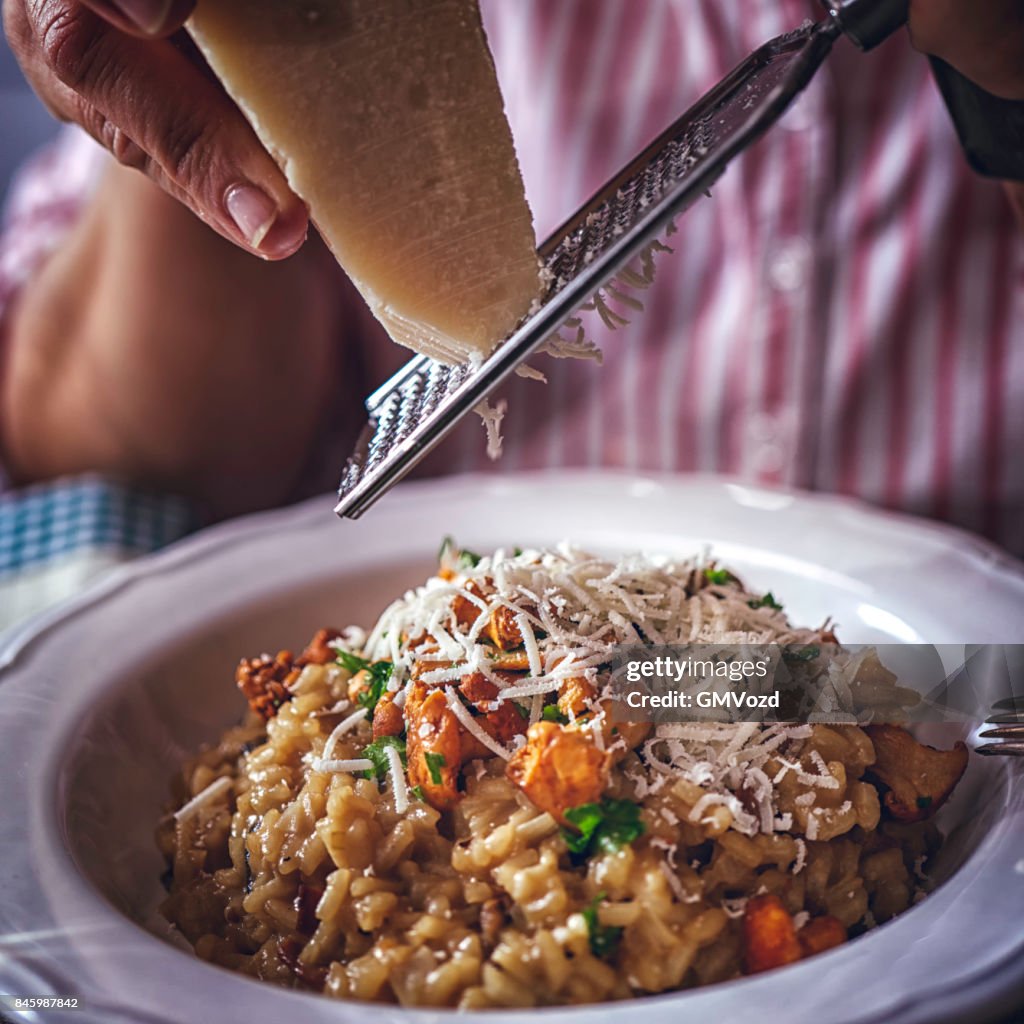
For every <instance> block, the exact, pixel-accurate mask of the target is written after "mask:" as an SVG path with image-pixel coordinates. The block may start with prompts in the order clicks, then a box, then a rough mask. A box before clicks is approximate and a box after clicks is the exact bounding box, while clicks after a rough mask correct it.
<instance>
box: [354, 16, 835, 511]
mask: <svg viewBox="0 0 1024 1024" xmlns="http://www.w3.org/2000/svg"><path fill="white" fill-rule="evenodd" d="M841 31H842V30H841V27H840V25H839V23H838V22H837V20H836V19H835V18H826V19H825V20H824V21H821V22H819V23H817V24H813V23H810V22H808V23H806V24H804V25H803V26H802V27H801V28H799V29H797V30H796V31H795V32H791V33H789V34H787V35H784V36H779V37H778V38H777V39H773V40H772V41H770V42H768V43H766V44H765V45H764V46H762V47H761V48H760V49H758V50H756V51H755V52H754V53H753V54H751V55H750V56H749V57H748V58H747V59H746V60H745V61H744V62H743V63H742V64H740V65H739V66H738V67H737V68H735V69H734V70H733V71H732V72H731V73H730V74H728V75H727V76H726V77H725V78H724V79H722V81H721V82H719V83H718V85H716V86H715V87H714V88H713V89H711V91H710V92H708V93H707V94H706V95H704V96H703V97H702V98H701V99H700V100H699V101H698V102H697V103H696V104H695V105H694V106H693V107H691V108H690V110H688V111H687V112H686V113H685V114H683V116H682V117H680V118H679V119H678V120H677V121H676V122H675V123H674V124H672V125H671V126H670V127H669V128H668V129H667V130H666V131H665V132H663V133H662V134H661V135H660V136H659V137H658V138H657V139H655V140H654V142H652V143H651V144H650V145H649V146H647V147H646V148H645V149H644V150H643V151H642V152H641V153H639V154H638V155H637V156H636V157H635V158H634V159H633V160H632V161H631V162H630V163H629V164H628V165H627V166H626V167H624V168H623V169H622V170H621V171H620V172H619V173H618V174H617V175H616V176H615V177H614V178H613V179H612V180H611V181H610V182H608V184H606V185H605V186H604V187H603V188H602V189H601V190H600V191H599V192H598V193H597V194H596V195H595V196H594V197H593V198H592V199H590V200H589V201H588V202H587V203H586V204H585V205H584V206H583V207H582V208H581V209H580V210H578V211H577V212H576V213H575V214H574V215H573V216H572V217H571V218H570V219H569V220H568V221H566V223H565V224H563V225H562V226H561V227H560V228H559V229H558V230H557V231H555V232H554V234H553V235H552V236H551V237H550V238H549V239H548V240H547V241H546V242H545V243H544V244H543V245H542V246H541V247H540V250H539V252H540V257H541V260H542V263H543V265H544V267H545V270H546V280H547V281H548V282H549V283H548V285H547V287H546V291H545V293H544V295H543V296H542V298H541V301H540V303H539V304H538V306H537V308H536V309H535V310H534V311H533V312H531V314H530V315H529V316H528V318H527V319H526V320H525V321H524V322H523V323H522V324H521V325H520V326H519V327H518V328H517V329H516V331H515V332H514V333H513V334H512V335H511V337H509V338H508V339H507V340H506V341H505V342H503V343H502V344H501V345H499V346H498V348H497V349H496V350H495V351H494V352H493V353H492V354H491V355H490V356H488V357H487V358H486V359H485V360H483V361H482V362H481V363H479V364H477V365H468V366H456V367H452V366H444V365H442V364H440V363H437V362H434V361H433V360H432V359H428V358H427V357H425V356H416V357H415V358H413V359H411V360H410V361H409V362H408V363H406V365H405V366H403V367H402V369H401V370H399V371H398V373H396V374H395V375H394V376H393V377H392V378H391V379H390V380H388V381H387V382H386V383H385V384H384V385H382V386H381V387H380V388H378V389H377V391H375V392H374V393H373V394H372V395H370V397H369V398H368V399H367V400H366V411H367V414H368V417H369V419H368V422H367V424H366V427H365V428H364V430H363V433H362V435H361V437H360V438H359V440H358V442H357V443H356V447H355V450H354V451H353V453H352V455H351V456H350V457H349V460H348V463H347V464H346V466H345V470H344V472H343V475H342V479H341V484H340V486H339V489H338V496H339V501H338V504H337V506H336V507H335V511H336V512H337V513H338V515H340V516H347V517H349V518H357V517H358V516H360V515H361V514H362V513H363V512H365V511H366V509H368V508H369V507H370V506H371V505H372V504H373V502H374V501H376V500H377V498H379V497H380V496H381V495H382V494H383V493H384V492H385V491H387V490H388V489H389V488H390V487H391V486H393V485H394V484H395V483H397V482H398V481H399V480H400V479H401V478H402V477H403V476H404V475H405V474H406V473H408V472H409V470H410V469H412V467H413V466H414V465H415V464H416V463H417V462H418V461H419V460H420V459H421V458H423V456H424V455H426V454H427V452H428V451H430V449H431V448H433V447H434V445H436V444H437V443H438V441H440V440H441V439H442V438H443V437H444V436H445V435H446V434H447V433H448V432H449V431H450V430H451V429H452V427H453V426H454V425H455V424H456V423H457V422H458V420H459V419H461V417H462V416H464V415H465V414H466V413H467V412H469V411H470V410H471V409H472V408H473V407H474V406H475V405H477V404H478V403H479V402H481V401H482V400H483V399H485V398H486V397H487V396H488V395H489V394H490V393H491V392H492V391H493V390H494V388H496V387H497V386H498V385H499V384H500V383H501V382H502V381H503V380H504V379H505V378H506V377H507V376H508V375H509V374H510V373H512V372H514V370H515V369H516V367H517V366H519V365H520V364H521V363H522V362H523V361H524V360H525V359H526V358H527V357H529V355H530V354H531V353H532V352H534V351H535V350H536V349H537V348H538V347H539V346H541V345H543V344H544V342H545V341H547V340H548V339H549V338H551V337H552V336H553V335H554V334H555V333H556V332H557V331H558V330H559V328H561V327H563V325H564V324H565V322H566V320H568V319H570V318H571V317H572V316H573V314H574V313H576V312H577V311H578V310H579V308H580V307H581V306H582V305H583V304H584V303H586V302H587V301H588V300H589V299H590V298H591V296H593V295H594V293H595V292H596V291H598V289H600V288H602V287H603V286H605V285H606V284H608V282H609V281H611V280H612V279H613V278H614V277H615V275H616V274H618V273H619V272H620V271H621V270H622V269H623V268H624V267H625V266H626V265H627V264H629V262H630V261H631V260H633V259H634V258H636V257H637V256H638V255H640V254H641V253H642V252H643V250H644V249H645V247H647V246H649V245H650V244H651V242H652V241H653V240H655V239H656V238H657V237H658V235H659V234H661V233H662V232H663V231H665V230H666V229H667V228H668V226H669V224H670V222H671V221H672V220H673V219H674V218H675V217H676V216H678V214H680V213H681V212H682V211H683V210H685V209H686V208H687V207H688V206H690V205H691V204H692V203H693V202H694V201H695V200H696V199H697V198H698V197H699V196H701V195H702V194H704V193H706V192H707V191H708V189H709V188H710V187H711V185H712V184H713V183H714V182H715V181H716V180H717V179H718V178H719V176H720V175H721V174H722V173H723V172H724V171H725V168H726V166H727V165H728V164H729V161H730V160H732V158H733V157H735V156H736V155H737V154H739V153H741V152H742V151H743V150H744V149H746V148H747V147H748V146H749V145H750V144H751V143H752V142H754V141H755V140H756V139H757V138H759V137H760V136H761V135H762V134H763V133H764V132H765V131H767V130H768V129H769V128H770V127H771V126H772V125H773V124H774V123H775V122H776V121H777V120H778V119H779V117H780V116H781V115H782V114H783V113H784V112H785V110H786V108H787V107H788V106H789V105H790V103H791V102H792V101H793V99H794V98H795V97H796V95H797V94H798V93H799V92H800V90H801V89H803V88H804V87H805V86H806V85H807V83H808V82H809V81H810V80H811V78H812V76H813V75H814V73H815V72H816V71H817V70H818V68H819V67H820V65H821V63H822V61H823V60H824V59H825V57H826V56H827V55H828V53H829V51H830V50H831V48H832V44H833V42H834V41H835V39H836V38H837V36H839V35H840V34H841Z"/></svg>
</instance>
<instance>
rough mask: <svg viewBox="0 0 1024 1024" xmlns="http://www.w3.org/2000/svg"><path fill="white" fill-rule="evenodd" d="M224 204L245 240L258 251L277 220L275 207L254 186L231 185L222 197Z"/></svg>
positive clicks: (270, 200) (267, 197)
mask: <svg viewBox="0 0 1024 1024" xmlns="http://www.w3.org/2000/svg"><path fill="white" fill-rule="evenodd" d="M224 204H225V205H226V206H227V208H228V213H229V214H231V219H232V220H233V221H234V222H235V223H236V224H237V225H238V230H239V231H241V232H242V234H243V235H245V240H246V241H247V242H248V243H249V244H250V245H251V246H252V247H253V248H254V249H258V248H259V247H260V246H261V245H262V244H263V239H265V238H266V237H267V232H268V231H269V230H270V229H271V228H272V227H273V226H274V221H275V220H277V206H276V205H275V203H274V201H273V199H271V198H270V196H268V195H267V194H266V192H264V191H263V190H262V189H259V188H257V187H256V186H255V185H232V186H231V188H229V189H228V191H227V195H226V196H225V197H224Z"/></svg>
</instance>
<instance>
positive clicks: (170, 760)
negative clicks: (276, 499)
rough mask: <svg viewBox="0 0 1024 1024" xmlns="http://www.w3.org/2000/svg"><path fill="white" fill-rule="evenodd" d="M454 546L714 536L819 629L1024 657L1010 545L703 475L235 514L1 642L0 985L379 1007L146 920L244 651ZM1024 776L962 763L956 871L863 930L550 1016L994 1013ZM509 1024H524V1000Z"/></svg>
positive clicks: (552, 481) (1022, 608) (226, 714)
mask: <svg viewBox="0 0 1024 1024" xmlns="http://www.w3.org/2000/svg"><path fill="white" fill-rule="evenodd" d="M448 533H451V534H454V535H455V536H456V537H457V538H458V539H459V541H460V542H462V543H465V544H466V545H467V546H469V547H473V548H489V547H496V546H499V545H506V546H507V545H512V544H523V545H543V544H551V543H554V542H557V541H559V540H562V539H571V540H572V541H574V542H576V543H578V544H580V545H581V546H584V547H589V548H591V549H596V550H599V551H604V552H616V551H631V550H632V551H636V550H644V551H648V552H663V553H675V554H691V553H693V552H694V551H695V550H696V549H697V548H698V547H699V546H700V545H702V544H704V543H710V544H712V545H713V548H714V552H715V555H716V556H717V557H718V558H720V559H721V560H722V561H724V562H726V563H727V564H729V565H730V566H732V567H734V568H735V569H737V570H738V571H740V572H741V573H742V574H743V576H744V578H745V580H746V581H748V582H749V583H750V584H751V585H753V586H755V587H764V588H765V589H769V588H770V589H771V590H772V591H773V592H774V593H775V595H776V596H777V597H778V598H779V599H780V600H783V601H784V602H785V605H786V608H787V611H788V612H789V613H790V614H791V615H792V616H793V617H794V619H795V620H797V621H802V622H807V623H814V624H816V623H818V622H820V621H821V620H822V619H823V618H824V617H825V615H826V614H831V615H833V616H834V617H835V618H836V620H837V621H838V622H839V624H840V627H841V635H842V637H843V638H844V639H846V640H848V641H851V642H853V641H866V642H885V641H888V642H894V641H897V642H898V641H926V642H930V643H944V644H969V643H989V642H1001V643H1015V642H1020V641H1024V635H1022V634H1024V571H1022V568H1021V566H1020V565H1019V564H1018V563H1015V562H1013V561H1012V560H1011V559H1009V558H1007V557H1006V556H1005V555H1003V554H1001V553H1000V552H999V551H997V550H996V549H995V548H992V547H990V546H989V545H986V544H985V543H983V542H981V541H978V540H975V539H973V538H971V537H969V536H967V535H965V534H961V533H958V532H956V531H952V530H948V529H945V528H940V527H936V526H934V525H929V524H926V523H922V522H919V521H914V520H910V519H906V518H902V517H897V516H892V515H888V514H884V513H880V512H877V511H872V510H869V509H867V508H866V507H864V506H861V505H858V504H854V503H851V502H848V501H844V500H838V499H831V498H821V497H811V496H805V495H792V494H784V493H779V492H772V491H763V490H757V489H752V488H749V487H745V486H741V485H738V484H731V483H727V482H723V481H720V480H715V479H709V478H679V477H664V478H635V477H627V476H620V475H614V474H608V473H589V474H588V473H579V474H569V475H559V476H551V477H539V476H516V477H506V478H494V477H488V478H466V477H463V478H458V479H452V480H447V481H443V482H437V483H433V482H432V483H426V484H416V485H409V486H405V487H403V488H400V489H399V491H398V492H397V493H395V494H393V495H392V496H390V497H388V498H387V499H385V500H384V501H383V502H382V503H381V504H380V505H379V506H378V507H377V508H375V509H374V510H373V511H372V512H371V513H369V514H368V516H367V517H366V518H365V519H364V520H362V521H360V522H358V523H341V522H338V521H337V520H335V519H334V517H333V516H332V515H331V512H330V500H329V499H323V500H320V501H315V502H311V503H308V504H306V505H303V506H300V507H297V508H294V509H289V510H285V511H282V512H275V513H270V514H266V515H262V516H256V517H252V518H249V519H245V520H241V521H238V522H235V523H231V524H227V525H225V526H222V527H219V528H216V529H213V530H210V531H207V532H205V533H203V534H201V535H199V536H197V537H195V538H193V539H191V540H189V541H187V542H185V543H183V544H180V545H177V546H176V547H174V548H173V549H170V550H168V551H166V552H164V553H162V554H160V555H157V556H155V557H152V558H148V559H145V560H142V561H140V562H138V563H135V564H133V565H131V566H129V567H128V568H127V569H125V570H124V571H121V572H119V573H118V574H117V575H116V576H115V577H112V578H110V579H109V580H107V581H106V582H105V583H103V584H102V585H100V586H99V587H98V588H97V589H96V590H94V591H93V592H91V593H90V594H88V595H86V596H84V597H83V598H81V599H79V600H77V601H75V602H73V603H72V604H70V605H66V606H64V608H62V609H61V610H59V611H58V612H57V613H54V614H51V615H48V616H45V617H44V618H42V619H37V620H36V621H35V622H34V623H32V624H30V625H29V627H27V628H26V629H24V630H21V631H20V632H19V633H18V634H16V635H9V636H8V637H6V638H5V639H6V645H5V646H3V645H0V646H2V650H0V664H4V665H6V668H5V669H4V671H3V674H2V675H0V778H2V779H3V780H4V805H3V807H4V809H3V814H2V818H0V992H13V993H19V994H23V995H41V994H44V993H49V992H57V993H64V994H70V995H74V996H77V997H78V998H79V1000H80V1003H81V1005H82V1006H83V1007H84V1012H82V1011H80V1012H79V1013H78V1014H76V1015H75V1017H74V1019H75V1020H76V1021H78V1022H81V1024H84V1022H85V1021H96V1022H104V1024H108V1022H114V1021H122V1020H125V1021H149V1022H157V1021H161V1022H163V1021H168V1022H169V1021H207V1020H217V1021H220V1022H225V1024H228V1022H235V1021H237V1022H243V1021H244V1022H246V1024H255V1022H279V1021H283V1020H292V1019H295V1020H300V1019H301V1020H303V1021H305V1022H310V1024H321V1022H323V1024H326V1022H329V1021H330V1022H352V1024H355V1022H356V1021H360V1020H362V1019H364V1018H365V1015H366V1012H367V1011H366V1008H365V1007H363V1006H361V1005H358V1004H346V1003H339V1002H334V1001H330V1000H327V999H323V998H320V997H317V996H313V995H308V994H304V993H298V992H291V991H286V990H282V989H279V988H276V987H274V986H270V985H265V984H262V983H258V982H255V981H252V980H249V979H247V978H243V977H241V976H238V975H234V974H232V973H230V972H227V971H223V970H220V969H218V968H214V967H210V966H208V965H206V964H204V963H201V962H200V961H198V960H197V959H195V958H194V957H192V956H191V954H190V953H187V952H182V951H180V950H179V949H176V948H174V947H173V946H172V945H171V944H170V943H169V940H168V935H167V930H166V928H162V927H161V925H160V923H159V920H158V919H157V918H156V916H155V914H154V906H155V904H156V902H157V900H158V899H159V897H160V888H159V885H158V883H157V878H158V876H159V875H160V873H161V870H162V864H161V861H160V858H159V856H158V854H157V852H156V850H155V848H154V844H153V838H152V835H153V826H154V823H155V822H156V820H157V818H158V817H159V815H160V813H161V811H162V809H163V806H164V803H165V800H166V797H167V792H168V789H167V786H168V780H169V778H170V777H171V775H172V773H173V772H174V770H175V768H176V766H177V765H178V763H179V762H180V760H181V759H182V758H183V757H185V756H186V755H187V754H188V753H190V752H192V751H194V750H195V748H196V747H197V746H198V745H199V744H200V743H202V742H204V741H207V740H211V739H213V738H214V737H215V736H216V735H217V734H218V733H219V732H220V730H221V729H222V728H223V727H224V726H225V725H227V724H229V723H230V722H232V721H234V720H236V719H237V717H238V716H239V713H240V711H241V701H240V698H239V697H238V695H237V694H236V692H235V690H234V686H233V684H232V682H231V679H232V673H233V668H234V665H235V663H236V662H237V660H238V658H239V657H240V656H241V655H242V654H251V653H254V652H258V651H262V650H264V649H268V648H270V649H276V648H277V647H284V646H292V647H295V646H301V645H302V644H303V643H304V642H305V640H306V639H307V638H308V637H309V635H310V634H311V633H312V632H313V630H314V629H315V628H317V627H318V626H320V625H324V624H329V623H331V624H339V625H344V624H348V623H360V624H365V625H369V624H370V623H371V622H372V620H373V619H374V617H375V616H376V614H377V613H378V612H379V611H380V610H381V609H382V608H383V606H384V605H385V604H386V603H387V601H389V600H390V599H391V598H392V597H394V596H395V595H396V594H397V593H400V592H401V591H402V590H403V589H405V588H406V587H407V586H409V585H412V584H415V583H416V582H418V581H420V580H421V579H423V578H424V577H425V575H426V574H427V573H428V572H429V570H430V569H431V568H432V567H433V564H434V556H435V552H436V549H437V546H438V542H439V540H440V538H441V537H442V536H443V535H445V534H448ZM1019 767H1020V766H1019V765H1018V764H1016V763H1012V762H1008V761H1007V760H1004V759H988V760H985V759H982V758H980V757H978V758H974V759H972V765H971V768H970V769H969V772H968V775H967V777H966V778H965V780H964V782H963V783H962V784H961V786H960V788H959V789H958V791H957V794H956V796H955V797H954V799H953V801H951V803H950V805H949V806H948V807H947V808H946V809H944V812H943V813H944V816H945V817H944V824H945V825H946V827H948V828H949V829H950V830H951V836H950V839H949V841H948V842H947V844H946V846H945V847H944V851H943V855H942V856H943V862H942V863H941V864H940V871H941V873H942V875H943V876H945V877H946V881H945V882H944V884H943V885H942V886H941V887H940V888H939V889H938V890H937V891H936V892H935V893H934V894H933V895H932V896H931V897H930V898H929V899H927V900H926V901H925V902H924V903H923V904H921V905H920V906H919V907H916V908H915V909H913V910H912V911H910V912H909V913H908V914H906V915H905V916H903V917H901V918H899V919H897V920H895V921H893V922H891V923H889V924H887V925H885V926H883V927H881V928H879V929H878V930H877V931H875V932H873V933H872V934H870V935H868V936H865V937H863V938H861V939H858V940H856V941H854V942H851V943H850V944H849V945H847V946H845V947H843V948H841V949H839V950H835V951H832V952H830V953H827V954H825V955H823V956H821V957H817V958H815V959H814V960H812V961H809V962H807V963H803V964H797V965H795V966H793V967H788V968H786V969H785V970H782V971H778V972H773V973H770V974H767V975H762V976H759V977H756V978H750V979H745V980H742V981H739V982H733V983H730V984H727V985H720V986H713V987H710V988H707V989H700V990H696V991H693V992H687V993H681V994H676V995H670V996H662V997H657V998H653V999H649V1000H646V1001H644V1003H643V1007H642V1011H640V1008H639V1007H638V1006H637V1005H636V1004H629V1003H627V1004H617V1005H614V1006H602V1007H599V1008H596V1009H595V1008H589V1009H587V1008H583V1009H576V1010H552V1011H544V1012H546V1013H549V1014H551V1015H558V1016H559V1018H565V1019H566V1020H568V1019H570V1018H571V1019H572V1020H573V1021H580V1022H581V1024H591V1022H597V1021H599V1020H600V1021H602V1022H604V1021H608V1022H612V1024H627V1022H630V1021H632V1020H633V1019H634V1018H635V1015H636V1014H637V1013H638V1012H643V1013H644V1014H645V1016H646V1018H647V1020H648V1021H649V1022H650V1024H686V1022H691V1021H692V1022H696V1021H701V1022H704V1021H708V1020H712V1021H717V1020H726V1019H728V1020H729V1021H730V1022H732V1024H744V1022H748V1021H749V1022H754V1021H756V1022H758V1024H760V1022H763V1021H765V1020H774V1019H785V1020H786V1021H787V1024H805V1022H806V1024H811V1022H813V1024H822V1022H826V1021H835V1022H840V1021H842V1022H851V1024H852V1022H867V1021H881V1020H886V1021H900V1022H904V1024H909V1022H912V1021H929V1022H931V1021H937V1020H940V1019H943V1017H945V1016H948V1015H949V1014H950V1013H951V1012H952V1013H963V1012H964V1008H965V1007H968V1008H970V1010H971V1013H972V1014H974V1015H975V1019H979V1017H978V1016H977V1015H978V1014H980V1012H981V1008H980V1006H979V1002H980V1001H990V997H995V996H998V994H999V992H1000V991H1002V990H1003V989H1004V988H1005V983H1006V982H1007V979H1008V978H1009V979H1010V980H1013V978H1014V977H1016V978H1019V969H1016V968H1014V967H1013V966H1012V965H1013V964H1014V963H1016V962H1019V957H1020V955H1021V954H1022V953H1024V927H1022V922H1024V860H1022V857H1024V786H1022V785H1021V776H1020V771H1019ZM372 1012H373V1014H374V1015H375V1017H376V1018H377V1019H380V1020H385V1019H387V1020H392V1019H393V1020H395V1021H398V1020H406V1021H409V1020H412V1019H416V1020H418V1021H420V1020H421V1021H428V1020H430V1021H433V1020H436V1019H437V1017H438V1016H439V1014H437V1013H433V1012H419V1013H417V1012H412V1011H403V1010H400V1009H397V1008H393V1007H376V1008H374V1009H373V1011H372ZM442 1015H443V1014H442ZM469 1016H475V1015H469ZM488 1016H492V1017H493V1015H488ZM501 1016H502V1019H503V1020H509V1021H514V1022H515V1024H520V1022H522V1024H525V1022H527V1021H530V1020H532V1019H533V1017H534V1016H535V1012H530V1013H518V1012H511V1013H503V1014H502V1015H501ZM24 1019H33V1018H29V1017H26V1018H24ZM37 1019H41V1020H45V1019H50V1018H49V1017H47V1016H46V1015H42V1016H40V1017H38V1018H37ZM54 1019H58V1018H56V1017H54ZM59 1019H61V1020H66V1019H69V1018H66V1017H61V1018H59Z"/></svg>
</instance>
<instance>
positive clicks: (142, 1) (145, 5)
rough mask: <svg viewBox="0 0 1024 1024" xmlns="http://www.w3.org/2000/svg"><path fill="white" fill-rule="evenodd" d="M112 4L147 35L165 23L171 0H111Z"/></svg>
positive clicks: (152, 34)
mask: <svg viewBox="0 0 1024 1024" xmlns="http://www.w3.org/2000/svg"><path fill="white" fill-rule="evenodd" d="M111 2H112V3H113V5H114V6H115V7H116V8H117V9H118V10H119V11H120V12H121V13H122V14H123V15H124V16H125V17H126V18H127V19H128V20H129V21H130V22H131V23H132V24H133V25H137V26H138V27H139V28H140V29H141V30H142V31H143V32H145V33H146V35H148V36H155V35H157V34H158V33H159V32H160V31H161V30H162V29H163V27H164V25H165V24H166V23H167V15H168V14H170V12H171V4H172V3H173V0H111Z"/></svg>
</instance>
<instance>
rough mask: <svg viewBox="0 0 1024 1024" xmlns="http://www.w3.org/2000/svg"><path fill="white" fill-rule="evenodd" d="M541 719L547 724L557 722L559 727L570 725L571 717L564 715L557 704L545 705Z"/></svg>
mask: <svg viewBox="0 0 1024 1024" xmlns="http://www.w3.org/2000/svg"><path fill="white" fill-rule="evenodd" d="M540 717H541V719H542V720H543V721H545V722H557V723H558V724H559V725H568V724H569V716H568V715H565V714H562V712H561V711H560V710H559V708H558V705H557V704H545V705H544V710H543V711H542V712H541V713H540Z"/></svg>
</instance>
